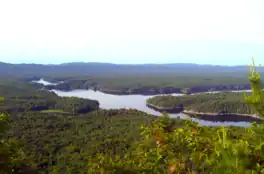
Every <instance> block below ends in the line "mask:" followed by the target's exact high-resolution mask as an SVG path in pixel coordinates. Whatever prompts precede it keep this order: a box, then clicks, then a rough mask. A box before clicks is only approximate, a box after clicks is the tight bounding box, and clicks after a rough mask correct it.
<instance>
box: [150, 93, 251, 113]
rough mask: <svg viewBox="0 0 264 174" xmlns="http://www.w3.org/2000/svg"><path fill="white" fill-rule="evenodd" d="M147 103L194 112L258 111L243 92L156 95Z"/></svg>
mask: <svg viewBox="0 0 264 174" xmlns="http://www.w3.org/2000/svg"><path fill="white" fill-rule="evenodd" d="M248 94H250V93H248ZM147 103H148V104H152V105H154V106H158V107H161V108H162V107H164V108H178V107H183V108H184V109H185V110H192V111H194V112H207V113H221V112H227V113H239V114H256V111H255V110H254V109H252V108H251V107H250V106H249V105H248V104H247V103H246V102H245V101H244V93H242V92H220V93H205V94H195V95H184V96H172V95H168V96H155V97H153V98H150V99H148V101H147Z"/></svg>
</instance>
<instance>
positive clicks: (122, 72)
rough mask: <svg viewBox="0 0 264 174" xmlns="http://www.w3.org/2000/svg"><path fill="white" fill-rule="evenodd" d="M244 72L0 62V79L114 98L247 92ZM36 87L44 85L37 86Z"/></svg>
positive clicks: (199, 67)
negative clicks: (95, 92)
mask: <svg viewBox="0 0 264 174" xmlns="http://www.w3.org/2000/svg"><path fill="white" fill-rule="evenodd" d="M247 69H248V68H247V67H246V66H231V67H229V66H213V65H197V64H180V63H179V64H155V65H154V64H145V65H122V64H120V65H119V64H110V63H67V64H59V65H39V64H8V63H1V62H0V77H2V76H3V77H5V78H8V77H10V78H12V79H13V78H16V79H18V80H23V81H27V82H30V81H32V80H39V79H40V78H43V79H45V80H47V81H50V82H60V81H64V83H61V84H59V85H56V86H52V85H51V86H46V87H45V88H46V89H59V90H64V91H69V90H73V89H92V90H99V91H102V92H105V93H110V94H117V95H124V94H143V95H153V94H171V93H197V92H206V91H222V90H239V89H240V90H245V89H250V84H249V82H248V80H247ZM208 72H210V74H208ZM261 73H262V74H263V73H264V69H263V68H261ZM263 75H264V74H263ZM35 85H36V84H35ZM39 87H44V86H41V85H39Z"/></svg>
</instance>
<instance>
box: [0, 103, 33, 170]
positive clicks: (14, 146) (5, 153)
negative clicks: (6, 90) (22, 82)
mask: <svg viewBox="0 0 264 174" xmlns="http://www.w3.org/2000/svg"><path fill="white" fill-rule="evenodd" d="M2 99H3V98H2ZM0 104H1V103H0ZM8 124H9V118H8V116H7V115H6V114H4V113H0V173H3V174H9V173H13V172H15V173H34V170H33V169H32V167H33V166H31V165H29V164H28V162H29V159H28V158H27V157H26V156H25V154H24V152H23V150H22V148H21V146H20V145H19V143H18V142H17V141H16V140H14V139H5V138H4V136H5V134H6V131H7V128H8Z"/></svg>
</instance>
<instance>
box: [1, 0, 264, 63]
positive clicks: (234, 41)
mask: <svg viewBox="0 0 264 174" xmlns="http://www.w3.org/2000/svg"><path fill="white" fill-rule="evenodd" d="M263 9H264V0H133V1H132V0H130V1H128V0H111V1H110V0H84V1H80V0H68V1H67V0H45V1H36V0H23V1H21V0H8V1H7V0H6V1H4V0H3V1H0V61H2V62H9V63H41V64H58V63H65V62H110V63H118V64H126V63H129V64H130V63H132V64H142V63H198V64H218V65H242V64H250V63H251V57H252V56H254V57H255V59H256V62H257V63H261V64H264V22H263V21H264V10H263Z"/></svg>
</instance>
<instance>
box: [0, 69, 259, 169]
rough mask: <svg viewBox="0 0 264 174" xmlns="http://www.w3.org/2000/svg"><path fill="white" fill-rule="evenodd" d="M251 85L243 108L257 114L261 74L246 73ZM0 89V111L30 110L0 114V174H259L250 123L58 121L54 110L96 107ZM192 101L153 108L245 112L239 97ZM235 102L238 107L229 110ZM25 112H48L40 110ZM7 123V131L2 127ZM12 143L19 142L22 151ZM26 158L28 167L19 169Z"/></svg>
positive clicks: (125, 115) (122, 115)
mask: <svg viewBox="0 0 264 174" xmlns="http://www.w3.org/2000/svg"><path fill="white" fill-rule="evenodd" d="M153 81H154V80H153ZM207 81H208V79H207ZM209 81H210V80H209ZM250 82H251V83H252V89H253V92H252V94H251V96H248V97H246V102H248V103H249V104H251V105H253V106H254V107H255V109H256V110H257V111H258V113H262V109H263V107H261V106H260V105H259V104H261V101H262V96H261V95H262V94H261V93H260V91H261V88H260V84H261V81H260V76H257V75H256V74H255V73H252V74H251V76H250ZM119 83H121V82H120V81H119ZM0 87H2V88H1V89H2V90H0V94H1V92H2V93H3V95H4V97H5V98H6V100H5V105H4V106H3V107H1V109H3V110H4V109H6V108H9V107H13V108H16V107H18V106H19V107H21V106H22V108H26V107H28V108H29V109H28V110H21V112H18V113H17V114H11V115H10V117H9V118H7V117H6V115H1V119H2V120H1V121H0V124H1V128H3V129H2V130H1V131H2V132H3V133H2V134H1V143H2V144H1V146H0V165H2V166H0V170H2V171H1V172H2V173H10V172H11V170H15V173H22V171H23V172H24V173H30V171H26V170H28V168H29V167H28V166H30V167H31V168H32V167H36V168H37V171H38V172H39V173H88V174H89V173H135V174H136V173H145V174H147V173H157V174H159V173H160V174H163V173H164V174H165V173H193V174H194V173H197V174H198V173H205V174H207V173H208V174H211V173H214V174H218V173H219V174H222V173H227V174H228V173H230V174H231V173H232V174H233V173H245V174H247V173H250V174H255V173H263V172H264V165H263V160H264V154H263V152H264V146H263V145H264V137H263V134H264V125H256V124H253V125H252V126H251V127H249V128H237V127H221V128H218V127H204V126H200V125H198V124H196V123H193V122H191V121H189V120H187V121H183V120H181V119H171V118H169V117H168V116H167V115H166V114H164V116H163V117H154V116H152V115H148V114H145V113H143V112H139V111H136V110H125V109H120V110H96V111H93V112H89V113H85V114H79V115H78V116H72V114H71V115H65V114H63V113H62V112H56V113H55V112H54V111H58V110H57V109H59V111H68V112H70V113H72V112H80V113H82V112H81V111H82V109H83V108H88V109H90V106H93V107H92V108H96V109H97V108H98V105H97V104H96V102H94V104H95V105H93V104H91V103H89V104H88V103H85V101H84V100H79V99H77V98H59V97H58V96H56V95H55V94H53V93H47V92H44V91H42V92H41V91H38V90H35V91H34V90H33V89H32V88H31V89H30V90H31V91H29V90H27V88H25V87H23V88H17V87H15V86H14V85H13V86H12V85H11V86H9V87H8V88H7V87H6V86H5V85H2V86H0ZM198 96H199V97H198V98H196V99H194V98H193V96H186V97H184V98H181V99H180V102H179V98H174V97H171V98H170V101H168V102H166V100H164V99H163V98H162V100H161V101H158V100H157V102H159V103H161V104H162V102H164V106H170V104H171V103H172V105H173V106H178V104H182V103H184V104H188V105H190V106H192V107H194V106H196V104H197V102H198V101H199V102H200V103H203V104H202V105H199V106H198V107H197V109H198V108H199V109H203V108H204V109H207V108H206V106H207V105H208V106H209V108H214V110H215V109H217V110H218V109H219V108H221V107H222V106H223V105H225V104H228V105H231V106H232V107H235V109H238V108H241V107H244V106H246V105H245V103H243V105H240V104H241V103H242V101H241V99H243V96H242V98H241V94H232V93H222V94H219V95H198ZM28 100H29V101H30V102H28ZM238 101H239V102H240V103H239V107H237V105H236V104H235V102H238ZM193 102H194V103H193ZM25 103H26V104H25ZM76 105H77V106H76ZM32 106H34V107H35V108H36V106H38V107H39V106H41V107H42V108H44V107H43V106H48V107H47V108H46V109H43V110H41V111H44V112H39V111H38V110H34V109H32V108H33V107H32ZM220 106H221V107H220ZM232 107H230V108H232ZM194 108H195V107H194ZM195 109H196V108H195ZM47 110H48V111H50V112H47ZM90 111H91V110H90ZM8 123H10V129H9V130H7V129H6V128H4V126H5V125H8ZM11 138H14V139H17V140H18V141H19V142H20V143H21V144H23V145H24V150H23V151H22V150H21V148H20V146H19V145H18V143H17V142H15V141H13V140H12V139H11ZM26 157H27V158H26ZM29 159H32V160H33V161H34V162H33V163H31V164H28V163H23V162H25V161H30V160H29ZM22 161H23V162H22ZM29 169H30V168H29Z"/></svg>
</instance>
